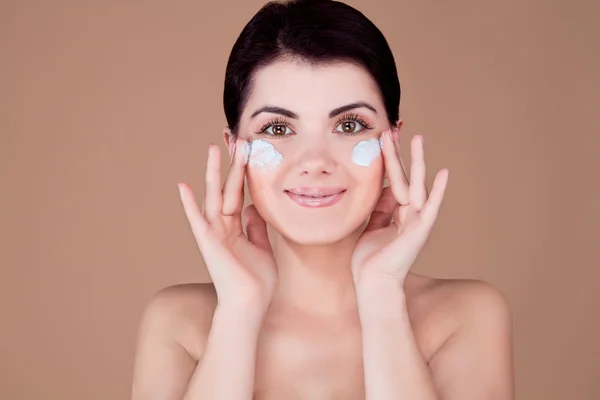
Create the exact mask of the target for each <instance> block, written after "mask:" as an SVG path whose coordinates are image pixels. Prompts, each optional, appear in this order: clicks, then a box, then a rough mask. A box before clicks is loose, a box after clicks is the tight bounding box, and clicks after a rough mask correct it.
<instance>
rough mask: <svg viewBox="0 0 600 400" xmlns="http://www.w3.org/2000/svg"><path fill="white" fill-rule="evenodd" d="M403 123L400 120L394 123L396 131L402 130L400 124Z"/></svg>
mask: <svg viewBox="0 0 600 400" xmlns="http://www.w3.org/2000/svg"><path fill="white" fill-rule="evenodd" d="M403 123H404V121H402V120H401V119H398V121H396V126H395V128H396V131H397V132H399V131H400V129H401V128H402V124H403Z"/></svg>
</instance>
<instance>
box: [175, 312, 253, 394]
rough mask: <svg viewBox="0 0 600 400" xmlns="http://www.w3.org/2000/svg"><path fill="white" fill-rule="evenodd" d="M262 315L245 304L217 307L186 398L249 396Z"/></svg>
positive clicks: (251, 392) (251, 388)
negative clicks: (234, 306)
mask: <svg viewBox="0 0 600 400" xmlns="http://www.w3.org/2000/svg"><path fill="white" fill-rule="evenodd" d="M261 322H262V315H261V314H258V313H257V312H255V311H253V307H248V308H242V307H239V308H221V309H220V308H219V307H218V306H217V310H216V312H215V317H214V319H213V326H212V328H211V330H210V334H209V336H208V341H207V347H206V351H205V352H204V355H203V356H202V359H201V360H200V362H198V366H197V367H196V370H195V372H194V375H193V376H192V379H191V380H190V384H189V386H188V389H187V392H186V394H185V396H184V399H185V400H205V399H206V400H209V399H210V400H244V399H247V400H251V399H252V395H253V392H254V367H255V364H256V348H257V342H258V333H259V330H260V325H261Z"/></svg>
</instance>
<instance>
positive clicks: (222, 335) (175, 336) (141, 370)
mask: <svg viewBox="0 0 600 400" xmlns="http://www.w3.org/2000/svg"><path fill="white" fill-rule="evenodd" d="M197 294H198V293H195V298H194V299H193V300H194V301H190V299H189V296H188V295H189V293H182V292H181V291H175V290H173V289H171V290H166V291H162V292H159V293H158V294H157V295H156V296H155V298H153V299H152V301H151V302H150V303H149V304H148V306H147V308H146V310H145V313H144V316H143V318H142V322H141V325H140V332H139V340H138V347H137V354H136V359H135V368H134V379H133V394H132V399H133V400H159V399H160V400H181V399H189V400H203V399H211V400H212V399H214V400H220V399H235V400H238V399H240V400H241V399H251V398H252V393H253V386H254V365H255V358H256V357H255V353H256V347H257V337H258V331H259V327H260V323H261V321H262V312H259V311H256V310H261V309H262V308H260V307H250V306H248V307H247V308H246V309H245V308H244V307H241V306H240V307H233V306H227V307H225V306H217V307H216V309H215V305H214V303H215V299H214V294H211V293H201V297H202V299H201V301H198V300H199V299H198V297H197ZM186 297H187V298H186ZM209 297H210V298H209ZM211 320H212V324H211ZM205 332H206V333H205ZM186 346H187V347H193V348H194V350H193V351H191V352H190V351H188V349H187V348H186ZM190 353H193V354H195V357H192V356H191V355H190ZM199 354H202V356H201V357H200V361H199V362H196V359H198V357H199Z"/></svg>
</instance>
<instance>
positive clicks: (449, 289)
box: [405, 273, 512, 361]
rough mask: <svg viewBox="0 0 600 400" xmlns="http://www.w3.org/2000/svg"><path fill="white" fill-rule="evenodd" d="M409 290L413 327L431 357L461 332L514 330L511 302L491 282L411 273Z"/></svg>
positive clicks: (407, 281) (406, 286)
mask: <svg viewBox="0 0 600 400" xmlns="http://www.w3.org/2000/svg"><path fill="white" fill-rule="evenodd" d="M405 291H406V296H407V306H408V311H409V315H410V318H411V321H412V324H413V329H414V330H415V333H416V335H417V338H418V341H419V343H420V346H421V349H422V351H423V353H424V355H425V356H426V358H427V360H428V361H429V360H431V359H432V358H433V357H434V355H435V354H437V353H438V352H439V350H440V349H441V348H442V347H443V346H444V345H445V344H447V343H449V339H450V338H451V337H456V335H457V333H458V332H465V331H470V332H477V333H476V334H477V335H480V336H481V335H483V336H488V337H489V336H490V335H489V334H488V333H487V332H489V331H495V332H505V333H509V332H510V330H511V325H512V320H511V318H512V317H511V313H510V307H509V304H508V302H507V300H506V298H505V296H504V295H503V294H502V293H501V292H500V290H499V289H498V288H497V287H495V286H494V285H492V284H491V283H488V282H485V281H481V280H476V279H438V278H431V277H427V276H423V275H417V274H413V273H411V274H410V279H408V278H407V280H406V284H405ZM473 335H475V333H473Z"/></svg>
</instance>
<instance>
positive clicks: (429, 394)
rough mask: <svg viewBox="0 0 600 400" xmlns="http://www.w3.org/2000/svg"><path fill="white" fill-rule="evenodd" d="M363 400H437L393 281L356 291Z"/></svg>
mask: <svg viewBox="0 0 600 400" xmlns="http://www.w3.org/2000/svg"><path fill="white" fill-rule="evenodd" d="M358 305H359V307H358V308H359V315H360V321H361V329H362V345H363V365H364V370H365V371H364V374H365V391H366V397H365V398H366V400H404V399H407V400H408V399H410V400H413V399H414V400H430V399H431V400H436V399H440V398H441V397H439V396H438V395H437V394H436V390H435V387H434V383H433V379H432V377H431V374H430V371H429V369H428V368H427V364H426V362H425V360H424V359H423V356H422V355H421V352H420V350H419V348H418V346H417V342H416V340H415V337H414V334H413V331H412V328H411V325H410V320H409V318H408V312H407V308H406V299H405V295H404V292H403V290H402V288H401V287H399V285H398V284H397V283H396V282H393V281H392V282H390V284H387V283H386V284H382V285H377V287H371V288H369V289H364V288H362V289H361V290H360V291H359V292H358Z"/></svg>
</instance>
